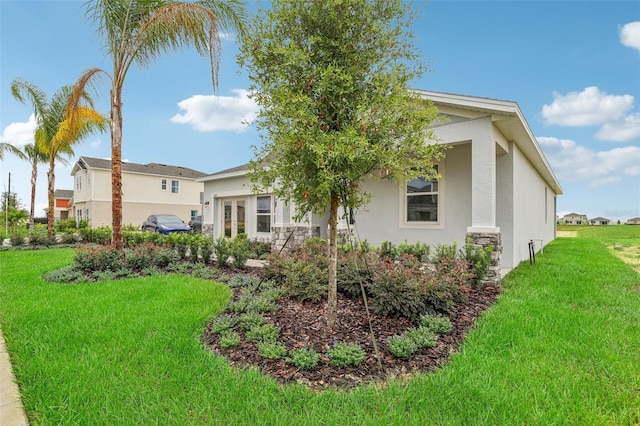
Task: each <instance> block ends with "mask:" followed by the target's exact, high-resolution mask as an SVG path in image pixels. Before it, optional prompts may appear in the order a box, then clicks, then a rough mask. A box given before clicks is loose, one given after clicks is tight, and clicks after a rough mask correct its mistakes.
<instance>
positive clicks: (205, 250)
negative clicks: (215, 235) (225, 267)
mask: <svg viewBox="0 0 640 426" xmlns="http://www.w3.org/2000/svg"><path fill="white" fill-rule="evenodd" d="M212 256H213V241H211V238H210V237H207V236H205V235H200V257H201V259H202V262H204V263H205V264H208V263H209V262H211V257H212Z"/></svg>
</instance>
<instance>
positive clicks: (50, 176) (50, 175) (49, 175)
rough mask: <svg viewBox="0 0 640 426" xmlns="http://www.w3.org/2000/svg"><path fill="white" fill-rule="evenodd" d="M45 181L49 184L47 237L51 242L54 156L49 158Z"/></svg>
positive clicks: (52, 231) (52, 234) (53, 211)
mask: <svg viewBox="0 0 640 426" xmlns="http://www.w3.org/2000/svg"><path fill="white" fill-rule="evenodd" d="M47 178H48V179H47V180H48V183H49V186H48V199H49V210H47V237H49V239H50V240H52V239H53V238H54V237H55V228H54V221H55V216H54V213H55V207H54V205H53V199H54V192H55V187H56V172H55V156H53V155H52V156H51V157H50V158H49V172H47Z"/></svg>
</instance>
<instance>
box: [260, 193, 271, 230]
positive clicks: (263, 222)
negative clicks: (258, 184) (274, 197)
mask: <svg viewBox="0 0 640 426" xmlns="http://www.w3.org/2000/svg"><path fill="white" fill-rule="evenodd" d="M256 202H257V203H256V224H257V229H256V231H257V232H271V212H272V207H271V195H260V196H258V197H256Z"/></svg>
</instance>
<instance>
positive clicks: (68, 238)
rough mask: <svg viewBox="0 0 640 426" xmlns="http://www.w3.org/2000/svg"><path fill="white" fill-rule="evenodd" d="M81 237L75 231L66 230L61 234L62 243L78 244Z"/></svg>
mask: <svg viewBox="0 0 640 426" xmlns="http://www.w3.org/2000/svg"><path fill="white" fill-rule="evenodd" d="M79 239H80V237H79V236H78V234H76V233H75V232H65V233H64V234H62V235H61V236H60V242H61V243H62V244H76V243H77V242H78V241H79Z"/></svg>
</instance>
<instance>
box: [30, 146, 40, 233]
mask: <svg viewBox="0 0 640 426" xmlns="http://www.w3.org/2000/svg"><path fill="white" fill-rule="evenodd" d="M36 149H37V148H35V146H34V151H35V150H36ZM35 154H36V153H34V158H33V163H32V164H31V210H30V211H29V230H31V231H33V227H34V224H35V214H36V183H37V182H38V156H37V155H35Z"/></svg>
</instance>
